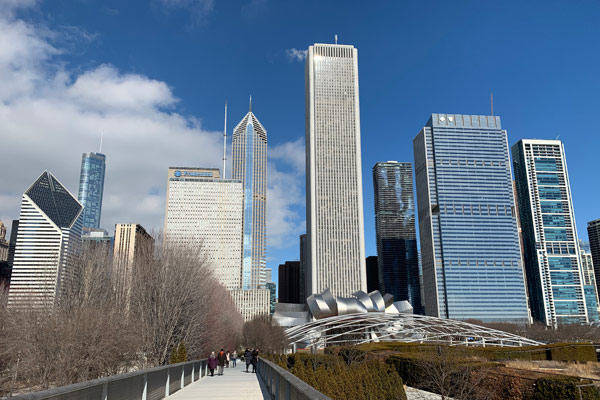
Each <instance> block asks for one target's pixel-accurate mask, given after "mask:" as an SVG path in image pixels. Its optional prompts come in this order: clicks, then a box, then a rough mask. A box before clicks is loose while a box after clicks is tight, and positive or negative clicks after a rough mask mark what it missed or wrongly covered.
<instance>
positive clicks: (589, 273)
mask: <svg viewBox="0 0 600 400" xmlns="http://www.w3.org/2000/svg"><path fill="white" fill-rule="evenodd" d="M579 257H580V258H581V272H582V273H583V275H582V277H583V292H584V297H585V304H586V307H587V313H588V319H589V321H590V322H598V320H599V318H600V314H599V308H598V307H599V303H598V292H597V290H596V274H595V273H594V262H593V260H592V253H591V252H590V246H589V242H587V243H586V242H583V241H582V240H580V241H579Z"/></svg>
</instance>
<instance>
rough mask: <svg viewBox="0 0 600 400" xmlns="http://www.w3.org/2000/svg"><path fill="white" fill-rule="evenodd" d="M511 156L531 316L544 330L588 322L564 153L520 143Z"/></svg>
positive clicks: (553, 143)
mask: <svg viewBox="0 0 600 400" xmlns="http://www.w3.org/2000/svg"><path fill="white" fill-rule="evenodd" d="M512 158H513V165H514V173H515V183H516V187H517V199H518V201H519V214H520V218H521V226H522V229H523V255H524V259H525V269H526V272H527V285H528V288H529V298H530V303H531V312H532V315H533V317H534V318H535V319H537V320H538V321H541V322H543V323H545V324H546V325H548V326H554V327H555V326H557V325H561V324H571V323H576V324H577V323H587V322H588V310H587V305H586V299H585V287H584V283H585V281H584V279H583V278H584V277H583V269H582V265H581V257H580V248H579V242H578V238H577V229H576V224H575V213H574V211H573V202H572V199H571V185H570V183H569V174H568V172H567V160H566V157H565V149H564V146H563V144H562V142H561V141H560V140H535V139H523V140H519V141H518V142H517V143H515V144H514V145H513V146H512Z"/></svg>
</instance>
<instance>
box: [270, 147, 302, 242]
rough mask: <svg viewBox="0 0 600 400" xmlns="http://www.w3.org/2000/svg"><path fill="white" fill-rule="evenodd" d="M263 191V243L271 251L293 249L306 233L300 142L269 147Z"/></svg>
mask: <svg viewBox="0 0 600 400" xmlns="http://www.w3.org/2000/svg"><path fill="white" fill-rule="evenodd" d="M268 151H269V153H268V154H269V170H268V172H267V176H268V181H269V182H268V189H267V243H268V244H269V246H273V247H275V248H286V247H295V246H297V244H298V235H300V234H302V233H304V232H305V231H306V225H305V211H304V210H305V208H304V205H305V202H306V196H305V192H304V176H305V175H304V160H305V155H304V154H305V153H304V140H303V139H302V138H299V139H297V140H295V141H293V142H286V143H281V144H278V145H276V146H274V147H271V148H269V150H268Z"/></svg>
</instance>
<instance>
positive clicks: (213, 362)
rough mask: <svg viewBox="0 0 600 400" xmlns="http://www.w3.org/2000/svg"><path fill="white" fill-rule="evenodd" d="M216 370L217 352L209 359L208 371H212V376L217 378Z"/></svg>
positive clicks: (211, 354)
mask: <svg viewBox="0 0 600 400" xmlns="http://www.w3.org/2000/svg"><path fill="white" fill-rule="evenodd" d="M215 368H217V357H215V352H214V351H213V352H212V353H210V357H208V369H209V370H210V376H215Z"/></svg>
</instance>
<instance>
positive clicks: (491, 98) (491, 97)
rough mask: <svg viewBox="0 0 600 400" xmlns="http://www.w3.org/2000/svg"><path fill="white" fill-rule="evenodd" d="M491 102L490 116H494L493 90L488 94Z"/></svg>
mask: <svg viewBox="0 0 600 400" xmlns="http://www.w3.org/2000/svg"><path fill="white" fill-rule="evenodd" d="M490 100H491V104H492V117H493V116H494V92H492V95H491V96H490Z"/></svg>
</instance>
